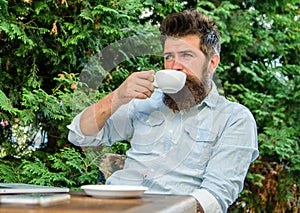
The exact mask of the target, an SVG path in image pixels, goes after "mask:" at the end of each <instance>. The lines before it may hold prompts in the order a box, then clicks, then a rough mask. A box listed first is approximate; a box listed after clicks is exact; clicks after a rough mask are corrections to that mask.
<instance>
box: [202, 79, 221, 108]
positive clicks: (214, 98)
mask: <svg viewBox="0 0 300 213" xmlns="http://www.w3.org/2000/svg"><path fill="white" fill-rule="evenodd" d="M219 97H220V95H219V92H218V90H217V86H216V84H215V82H213V81H212V88H211V90H210V92H209V93H208V95H207V96H206V98H204V100H203V101H202V102H201V104H200V105H199V106H198V109H199V108H201V106H202V105H203V104H205V105H207V106H208V107H210V108H214V107H216V106H217V102H218V98H219Z"/></svg>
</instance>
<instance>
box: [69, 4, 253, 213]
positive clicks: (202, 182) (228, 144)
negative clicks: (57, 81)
mask: <svg viewBox="0 0 300 213" xmlns="http://www.w3.org/2000/svg"><path fill="white" fill-rule="evenodd" d="M160 31H161V34H162V39H161V41H162V44H163V56H164V68H165V69H171V70H177V71H180V72H184V73H185V74H186V76H187V80H186V84H185V86H184V88H183V89H182V90H180V91H179V92H177V93H175V94H164V93H163V92H162V91H161V90H160V89H157V88H154V86H153V84H152V82H153V75H154V73H155V72H154V71H153V70H150V71H143V72H134V73H132V74H131V75H130V76H129V77H128V78H127V79H126V80H125V81H124V82H123V83H122V84H121V85H120V86H119V87H118V88H117V89H116V90H114V91H113V92H112V93H110V94H108V95H107V96H105V97H104V98H102V99H101V100H99V101H98V102H96V103H95V104H93V105H91V106H89V107H87V108H86V109H85V110H84V111H82V112H81V113H80V114H79V115H77V116H76V117H75V118H74V120H73V122H72V123H71V124H70V125H69V126H68V128H69V140H70V142H72V143H73V144H75V145H78V146H98V145H100V144H106V145H112V144H113V143H114V142H116V141H122V140H129V141H130V144H131V148H130V149H129V150H128V151H127V153H126V161H125V166H124V168H123V169H122V170H119V171H117V172H115V173H113V174H112V175H111V176H110V177H109V178H108V180H107V181H106V184H114V185H120V184H121V185H138V186H145V187H148V190H147V191H146V193H158V194H177V195H178V194H181V195H192V196H193V197H195V199H196V200H197V201H198V204H199V210H200V211H201V212H205V213H210V212H212V213H217V212H226V211H227V209H228V207H229V206H230V205H231V204H232V203H233V202H234V201H235V200H236V199H237V197H238V194H239V192H241V190H242V189H243V183H244V179H245V176H246V174H247V171H248V168H249V165H250V163H251V162H252V161H253V160H255V159H256V158H257V157H258V145H257V128H256V122H255V120H254V118H253V116H252V114H251V112H250V111H249V110H248V109H247V108H246V107H244V106H243V105H241V104H238V103H233V102H230V101H228V100H227V99H225V98H224V97H222V96H220V95H219V94H218V92H217V88H216V86H215V84H214V82H213V80H212V79H213V74H214V72H215V70H216V68H217V66H218V64H219V61H220V49H221V47H220V34H219V32H218V30H217V26H216V23H215V22H214V21H212V20H211V19H210V18H209V17H208V16H206V15H204V14H202V13H199V12H198V11H196V10H185V11H183V12H179V13H175V14H171V15H169V16H168V17H167V18H166V19H165V20H164V21H163V22H162V24H161V26H160Z"/></svg>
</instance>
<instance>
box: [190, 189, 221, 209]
mask: <svg viewBox="0 0 300 213" xmlns="http://www.w3.org/2000/svg"><path fill="white" fill-rule="evenodd" d="M191 195H192V196H193V197H194V198H195V199H196V200H197V201H198V202H199V203H200V205H201V206H202V208H203V210H204V212H205V213H222V212H223V211H222V208H221V206H220V204H219V202H218V201H217V199H216V198H215V197H214V196H213V195H212V194H211V193H209V192H208V191H207V190H205V189H199V190H195V191H194V192H193V193H192V194H191Z"/></svg>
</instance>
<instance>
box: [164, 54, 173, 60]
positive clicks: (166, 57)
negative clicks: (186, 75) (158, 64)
mask: <svg viewBox="0 0 300 213" xmlns="http://www.w3.org/2000/svg"><path fill="white" fill-rule="evenodd" d="M164 58H165V60H166V61H170V60H174V55H172V54H165V55H164Z"/></svg>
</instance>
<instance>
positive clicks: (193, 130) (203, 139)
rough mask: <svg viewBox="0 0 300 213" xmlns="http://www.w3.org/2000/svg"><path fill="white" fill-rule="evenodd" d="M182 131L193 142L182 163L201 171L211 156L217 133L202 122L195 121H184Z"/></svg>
mask: <svg viewBox="0 0 300 213" xmlns="http://www.w3.org/2000/svg"><path fill="white" fill-rule="evenodd" d="M184 131H185V133H186V135H187V137H188V138H189V140H192V142H193V143H192V144H193V145H192V148H191V152H190V154H189V155H188V157H187V158H186V160H185V161H184V165H185V166H186V167H188V168H190V169H196V170H199V172H203V171H204V167H206V165H207V163H208V160H209V158H210V156H211V152H212V147H213V145H214V144H215V142H216V140H217V134H216V133H214V132H212V131H210V130H209V129H208V128H206V126H205V124H204V123H203V124H199V123H198V125H197V122H188V123H185V125H184Z"/></svg>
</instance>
